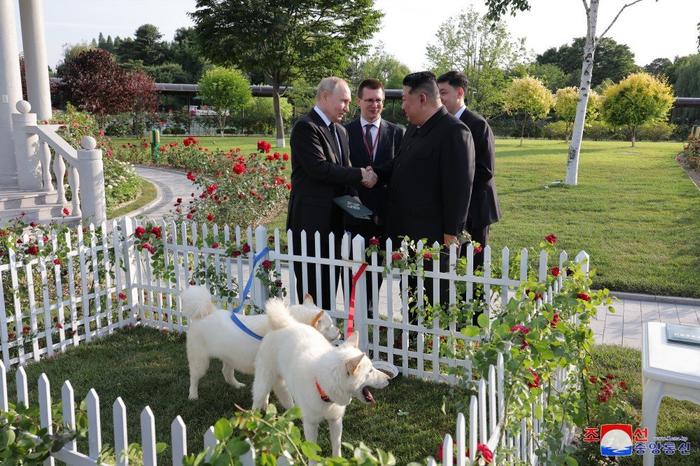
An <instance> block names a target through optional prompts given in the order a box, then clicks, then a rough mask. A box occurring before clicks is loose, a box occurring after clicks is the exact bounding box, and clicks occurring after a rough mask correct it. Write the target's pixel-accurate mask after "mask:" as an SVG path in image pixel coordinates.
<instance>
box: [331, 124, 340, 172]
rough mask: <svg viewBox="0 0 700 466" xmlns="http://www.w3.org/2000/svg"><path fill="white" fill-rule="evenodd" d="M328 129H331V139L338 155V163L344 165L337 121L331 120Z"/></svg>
mask: <svg viewBox="0 0 700 466" xmlns="http://www.w3.org/2000/svg"><path fill="white" fill-rule="evenodd" d="M328 129H329V130H330V131H331V140H332V141H333V151H334V152H335V155H336V156H337V157H338V163H339V164H340V165H343V154H342V152H341V151H340V146H339V145H338V144H340V140H339V138H338V133H337V130H336V129H335V123H333V122H331V123H330V124H329V125H328Z"/></svg>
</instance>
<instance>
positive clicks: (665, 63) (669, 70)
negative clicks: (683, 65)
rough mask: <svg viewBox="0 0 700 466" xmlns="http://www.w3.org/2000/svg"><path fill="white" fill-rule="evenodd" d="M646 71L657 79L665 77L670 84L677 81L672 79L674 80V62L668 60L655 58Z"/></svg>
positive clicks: (645, 67) (645, 68)
mask: <svg viewBox="0 0 700 466" xmlns="http://www.w3.org/2000/svg"><path fill="white" fill-rule="evenodd" d="M644 71H646V72H647V73H649V74H651V75H653V76H656V77H660V76H663V77H664V78H666V79H667V80H668V82H669V83H673V82H674V81H675V79H672V78H674V71H673V62H672V61H671V60H669V59H668V58H655V59H654V60H653V61H652V62H651V63H649V64H648V65H645V66H644Z"/></svg>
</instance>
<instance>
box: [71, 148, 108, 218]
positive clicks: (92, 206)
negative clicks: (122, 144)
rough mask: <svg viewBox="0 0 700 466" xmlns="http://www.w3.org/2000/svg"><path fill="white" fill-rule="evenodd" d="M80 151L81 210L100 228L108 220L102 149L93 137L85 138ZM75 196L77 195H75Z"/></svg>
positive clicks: (84, 215)
mask: <svg viewBox="0 0 700 466" xmlns="http://www.w3.org/2000/svg"><path fill="white" fill-rule="evenodd" d="M80 145H81V146H82V148H81V149H78V173H79V174H80V191H79V193H80V208H81V210H82V214H83V219H84V220H87V221H89V222H92V223H94V224H95V225H97V226H99V225H100V224H101V223H102V222H104V221H105V220H107V201H106V200H105V172H104V166H103V164H102V149H97V148H96V147H97V141H95V138H93V137H91V136H83V139H82V140H81V141H80ZM73 195H74V196H75V194H73Z"/></svg>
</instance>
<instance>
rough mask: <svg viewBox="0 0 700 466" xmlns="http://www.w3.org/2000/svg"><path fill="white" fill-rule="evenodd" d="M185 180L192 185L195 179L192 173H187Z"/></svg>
mask: <svg viewBox="0 0 700 466" xmlns="http://www.w3.org/2000/svg"><path fill="white" fill-rule="evenodd" d="M187 179H188V180H190V181H191V182H193V183H194V182H195V180H196V179H197V177H196V176H195V175H194V173H192V172H187Z"/></svg>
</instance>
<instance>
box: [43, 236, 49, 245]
mask: <svg viewBox="0 0 700 466" xmlns="http://www.w3.org/2000/svg"><path fill="white" fill-rule="evenodd" d="M41 240H42V241H43V242H44V244H46V243H48V242H49V237H48V236H46V235H44V236H42V237H41Z"/></svg>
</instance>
